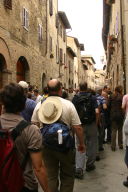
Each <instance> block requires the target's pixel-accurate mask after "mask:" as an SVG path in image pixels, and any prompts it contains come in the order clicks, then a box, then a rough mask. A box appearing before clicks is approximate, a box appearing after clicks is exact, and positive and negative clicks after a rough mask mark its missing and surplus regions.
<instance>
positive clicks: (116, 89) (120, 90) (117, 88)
mask: <svg viewBox="0 0 128 192" xmlns="http://www.w3.org/2000/svg"><path fill="white" fill-rule="evenodd" d="M122 90H123V87H122V86H121V85H119V86H117V87H116V88H115V92H117V93H120V94H122Z"/></svg>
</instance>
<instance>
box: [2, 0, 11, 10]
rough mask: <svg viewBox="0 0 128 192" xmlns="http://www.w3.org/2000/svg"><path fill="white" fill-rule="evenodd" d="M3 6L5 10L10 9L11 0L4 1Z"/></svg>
mask: <svg viewBox="0 0 128 192" xmlns="http://www.w3.org/2000/svg"><path fill="white" fill-rule="evenodd" d="M4 6H5V7H6V8H7V9H12V0H4Z"/></svg>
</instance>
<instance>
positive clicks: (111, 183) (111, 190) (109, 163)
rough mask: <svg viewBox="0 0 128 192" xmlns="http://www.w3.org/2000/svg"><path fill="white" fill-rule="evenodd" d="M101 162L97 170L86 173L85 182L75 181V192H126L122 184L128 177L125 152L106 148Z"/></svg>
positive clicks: (107, 146)
mask: <svg viewBox="0 0 128 192" xmlns="http://www.w3.org/2000/svg"><path fill="white" fill-rule="evenodd" d="M104 148H105V151H104V152H102V153H101V160H100V161H98V162H96V170H94V171H93V172H90V173H87V172H86V173H85V177H84V180H76V181H75V189H74V192H78V191H79V192H85V191H87V192H126V191H128V189H127V188H126V187H124V186H123V184H122V182H123V180H124V179H125V178H126V176H127V175H128V171H127V169H126V166H125V164H124V153H125V151H124V150H117V151H115V152H112V151H111V150H110V145H107V144H106V145H105V146H104Z"/></svg>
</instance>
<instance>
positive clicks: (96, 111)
mask: <svg viewBox="0 0 128 192" xmlns="http://www.w3.org/2000/svg"><path fill="white" fill-rule="evenodd" d="M95 113H96V124H97V125H98V123H99V118H100V113H99V108H96V109H95Z"/></svg>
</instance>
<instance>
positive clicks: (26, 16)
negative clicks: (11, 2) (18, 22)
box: [22, 7, 29, 31]
mask: <svg viewBox="0 0 128 192" xmlns="http://www.w3.org/2000/svg"><path fill="white" fill-rule="evenodd" d="M22 22H23V27H24V29H26V30H27V31H28V28H29V11H28V9H26V8H25V7H23V10H22Z"/></svg>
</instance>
